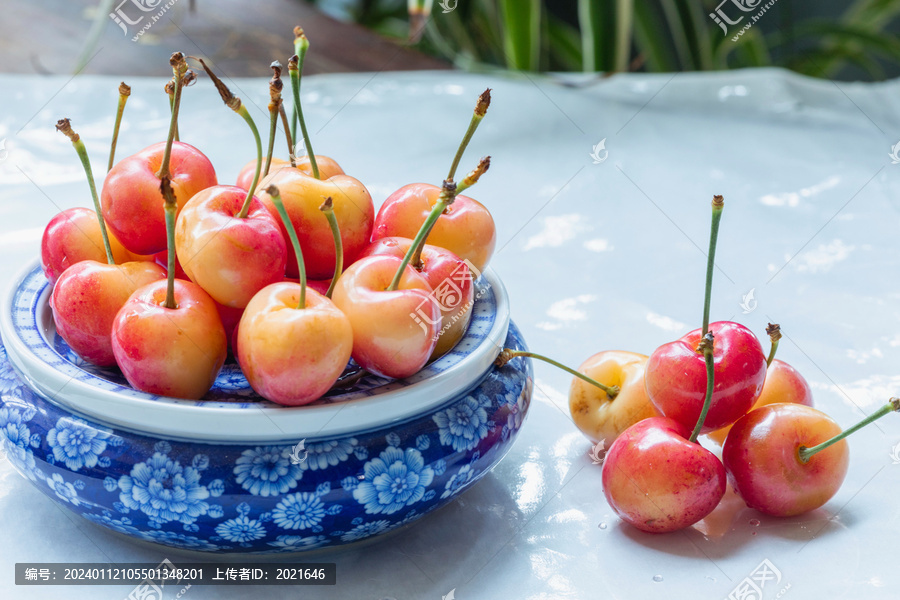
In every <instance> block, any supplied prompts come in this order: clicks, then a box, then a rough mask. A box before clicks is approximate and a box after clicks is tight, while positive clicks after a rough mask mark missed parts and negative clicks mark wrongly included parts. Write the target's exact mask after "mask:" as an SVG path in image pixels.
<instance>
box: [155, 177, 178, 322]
mask: <svg viewBox="0 0 900 600" xmlns="http://www.w3.org/2000/svg"><path fill="white" fill-rule="evenodd" d="M159 191H160V192H162V195H163V197H164V198H165V199H166V251H167V253H168V259H169V260H168V265H167V267H168V270H169V272H168V275H167V277H166V303H165V305H164V306H165V307H166V308H169V309H176V308H178V303H177V302H175V213H176V211H177V210H178V203H177V202H176V201H175V192H173V191H172V180H171V179H170V178H169V176H168V175H165V176H163V177H162V179H160V180H159Z"/></svg>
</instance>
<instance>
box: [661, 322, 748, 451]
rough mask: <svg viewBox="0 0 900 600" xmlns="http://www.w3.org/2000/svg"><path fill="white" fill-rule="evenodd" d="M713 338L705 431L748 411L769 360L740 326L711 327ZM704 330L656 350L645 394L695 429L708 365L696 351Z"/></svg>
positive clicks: (721, 425) (668, 415)
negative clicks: (711, 387)
mask: <svg viewBox="0 0 900 600" xmlns="http://www.w3.org/2000/svg"><path fill="white" fill-rule="evenodd" d="M709 329H710V331H712V332H713V334H714V335H715V346H714V351H713V358H714V364H715V388H714V390H713V395H712V404H711V406H710V409H709V413H708V414H707V416H706V421H705V422H704V425H703V428H702V430H701V433H708V432H710V431H713V430H715V429H719V428H721V427H725V426H726V425H730V424H732V423H734V422H735V421H737V420H738V419H739V418H741V417H742V416H743V415H745V414H746V413H747V411H749V410H750V407H752V406H753V403H754V402H756V399H757V398H758V397H759V395H760V393H761V392H762V389H763V383H764V382H765V379H766V357H765V354H763V350H762V346H761V345H760V343H759V340H758V339H757V338H756V336H755V335H753V332H752V331H750V330H749V329H747V328H746V327H744V326H743V325H741V324H739V323H734V322H731V321H719V322H716V323H710V325H709ZM700 338H701V330H700V329H695V330H694V331H691V332H690V333H688V334H687V335H685V336H684V337H682V338H681V339H680V340H677V341H675V342H670V343H668V344H664V345H663V346H660V347H659V348H657V349H656V350H655V351H654V352H653V354H652V355H650V360H649V361H648V362H647V370H646V373H645V375H644V383H645V385H646V386H647V395H648V396H650V400H651V401H652V402H653V405H654V406H656V408H657V410H659V412H660V413H662V414H663V415H664V416H666V417H669V418H672V419H675V420H676V421H678V422H679V423H681V424H682V425H684V426H685V427H689V428H693V427H694V425H695V424H696V423H697V420H698V419H699V417H700V411H701V409H702V407H703V400H704V398H705V396H706V364H705V362H704V358H703V354H702V353H701V352H698V351H697V345H698V343H699V342H700Z"/></svg>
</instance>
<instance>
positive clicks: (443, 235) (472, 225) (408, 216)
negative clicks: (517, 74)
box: [372, 90, 497, 272]
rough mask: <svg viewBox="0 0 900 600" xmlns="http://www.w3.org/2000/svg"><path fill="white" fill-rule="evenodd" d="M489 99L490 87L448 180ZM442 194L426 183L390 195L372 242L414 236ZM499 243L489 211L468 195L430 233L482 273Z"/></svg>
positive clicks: (480, 101)
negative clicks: (387, 238)
mask: <svg viewBox="0 0 900 600" xmlns="http://www.w3.org/2000/svg"><path fill="white" fill-rule="evenodd" d="M490 101H491V95H490V90H486V91H485V92H484V93H483V94H482V95H481V96H480V97H479V99H478V103H477V104H476V106H475V113H474V115H473V118H472V122H471V123H470V125H469V130H468V131H467V132H466V136H465V137H464V139H463V142H462V144H461V145H460V147H459V150H458V151H457V153H456V157H455V158H454V161H453V166H451V168H450V174H449V175H448V176H447V179H448V180H452V179H453V178H454V176H455V173H456V167H457V165H458V164H459V159H460V157H461V156H462V154H463V152H464V150H465V147H466V146H467V145H468V142H469V140H470V139H471V137H472V134H473V133H474V131H475V129H476V128H477V127H478V124H479V123H480V122H481V119H482V118H483V117H484V115H485V113H486V112H487V109H488V107H489V106H490ZM441 194H442V190H441V188H440V187H437V186H434V185H430V184H426V183H412V184H409V185H405V186H403V187H402V188H400V189H399V190H397V191H396V192H394V193H393V194H391V195H390V196H389V197H388V198H387V200H385V201H384V204H382V206H381V209H380V210H379V211H378V216H377V217H376V218H375V228H374V231H373V232H372V241H377V240H379V239H382V238H386V237H406V238H412V237H414V236H415V234H416V232H417V231H418V230H419V228H420V227H421V226H422V223H424V222H425V220H426V219H427V218H428V215H429V214H431V211H432V209H433V208H434V207H435V205H436V204H437V203H438V202H439V201H440V198H441ZM496 242H497V231H496V227H495V225H494V219H493V217H491V213H490V211H488V209H487V208H485V207H484V206H483V205H482V204H480V203H479V202H477V201H475V200H473V199H472V198H468V197H466V196H457V197H456V199H455V201H454V203H453V206H451V207H448V208H447V209H446V210H445V211H444V216H443V218H441V219H440V220H438V222H437V223H436V224H435V225H434V228H433V229H432V230H431V234H430V236H429V243H430V244H431V245H432V246H439V247H441V248H446V249H447V250H449V251H451V252H453V253H454V254H455V255H457V256H458V257H460V258H461V259H463V260H468V261H470V262H471V263H472V264H473V265H474V266H475V269H476V270H478V271H479V272H481V271H483V270H484V268H485V267H486V266H487V264H488V261H490V259H491V255H493V253H494V246H495V244H496Z"/></svg>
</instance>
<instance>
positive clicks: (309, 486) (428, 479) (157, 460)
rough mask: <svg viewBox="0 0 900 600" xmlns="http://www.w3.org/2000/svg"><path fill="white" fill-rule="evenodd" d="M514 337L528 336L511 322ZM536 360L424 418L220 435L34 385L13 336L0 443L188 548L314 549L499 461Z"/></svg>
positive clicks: (83, 511) (123, 529)
mask: <svg viewBox="0 0 900 600" xmlns="http://www.w3.org/2000/svg"><path fill="white" fill-rule="evenodd" d="M505 343H506V345H507V347H512V348H517V349H524V348H525V346H524V342H523V340H522V338H521V334H520V333H519V331H518V330H517V329H516V328H515V326H514V325H513V324H510V326H509V331H508V334H507V339H506V341H505ZM531 395H532V371H531V364H530V361H528V360H526V359H522V358H518V359H514V360H512V361H510V362H509V363H508V364H507V365H506V366H504V367H503V368H501V369H497V368H492V369H491V370H489V371H488V373H487V374H486V375H485V376H484V377H482V378H481V379H480V380H479V381H477V382H475V383H474V385H473V387H471V388H470V389H468V390H466V391H464V392H462V393H461V394H459V395H458V396H457V397H454V398H452V399H450V400H448V401H447V402H445V403H443V404H441V405H440V406H438V407H436V408H434V409H432V410H429V411H424V412H422V413H421V414H419V415H417V416H415V417H414V418H412V419H409V420H407V421H404V422H401V423H393V424H391V425H389V426H386V427H380V428H375V429H372V430H368V431H359V432H355V433H354V434H353V435H346V436H342V437H338V438H315V439H306V440H303V442H304V444H302V449H301V445H299V444H298V443H297V442H299V441H300V440H295V441H294V443H282V444H268V443H259V444H257V443H234V444H221V443H219V444H208V443H202V442H196V441H194V442H191V441H180V440H171V439H166V438H164V437H162V436H151V435H144V434H140V433H135V432H132V431H130V430H125V429H117V428H115V427H113V426H108V425H106V424H104V423H101V422H98V421H97V420H94V419H88V418H85V417H83V416H81V415H79V414H76V413H74V412H72V411H71V410H69V409H66V408H63V407H62V406H61V405H60V404H57V403H54V402H51V401H49V400H47V399H45V398H43V397H42V396H40V395H38V394H37V393H35V392H34V391H33V389H32V388H31V387H29V386H28V385H26V384H25V383H24V382H23V381H22V380H21V379H20V378H19V376H18V374H17V372H16V371H15V370H14V369H13V367H12V366H11V364H10V362H9V361H8V359H7V356H6V350H5V348H4V347H3V346H2V345H0V399H2V401H0V446H2V449H3V450H4V451H5V453H6V455H7V457H8V459H9V461H10V463H11V464H12V465H13V466H14V468H15V469H16V470H17V471H19V473H21V474H22V475H23V476H25V477H26V478H28V479H29V480H30V481H32V483H34V485H36V486H37V487H38V488H39V489H40V490H41V491H42V492H43V493H44V494H46V495H47V496H49V497H50V498H51V499H53V500H55V501H56V502H58V503H59V504H61V505H63V506H65V507H66V508H68V509H70V510H72V511H74V512H76V513H78V514H80V515H82V516H83V517H85V518H87V519H89V520H90V521H92V522H94V523H96V524H99V525H102V526H104V527H106V528H109V529H111V530H113V531H117V532H119V533H123V534H125V535H128V536H131V537H133V538H137V539H141V540H144V541H149V542H153V543H157V544H162V545H166V546H173V547H177V548H182V549H188V550H201V551H215V552H253V553H277V552H302V551H306V550H311V549H314V548H322V547H330V546H338V545H342V544H346V543H350V542H355V541H358V540H362V539H365V538H369V537H372V536H375V535H379V534H382V533H386V532H388V531H391V530H393V529H396V528H398V527H401V526H403V525H406V524H407V523H410V522H412V521H414V520H416V519H418V518H419V517H421V516H422V515H424V514H426V513H428V512H430V511H431V510H434V509H436V508H438V507H440V506H442V505H444V504H446V503H447V502H449V501H450V500H452V499H453V498H454V497H456V496H457V495H458V494H460V493H462V492H463V491H465V490H466V489H468V488H469V487H470V486H471V485H473V484H474V483H475V482H476V481H478V480H479V479H480V478H481V477H483V476H484V475H485V474H486V473H488V472H489V471H490V470H491V469H492V468H493V467H494V465H496V464H497V462H498V461H499V460H500V459H501V458H502V457H503V456H504V455H505V454H506V452H507V451H508V450H509V447H510V445H511V444H512V442H513V439H514V437H515V435H516V433H517V432H518V431H519V429H520V428H521V426H522V423H523V419H524V417H525V415H526V413H527V411H528V407H529V405H530V402H531Z"/></svg>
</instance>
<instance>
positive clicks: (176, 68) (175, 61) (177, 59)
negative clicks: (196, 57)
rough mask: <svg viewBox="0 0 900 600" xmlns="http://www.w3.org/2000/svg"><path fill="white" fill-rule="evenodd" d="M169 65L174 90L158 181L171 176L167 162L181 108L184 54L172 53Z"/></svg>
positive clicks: (184, 69) (185, 65)
mask: <svg viewBox="0 0 900 600" xmlns="http://www.w3.org/2000/svg"><path fill="white" fill-rule="evenodd" d="M169 64H170V65H172V72H173V73H174V75H175V78H174V82H175V83H174V87H175V90H174V93H173V97H172V118H171V120H170V121H169V135H168V136H167V137H166V151H165V153H164V154H163V159H162V164H161V165H160V167H159V171H158V172H157V173H156V176H157V177H159V178H160V179H163V178H164V177H169V175H170V174H171V173H170V172H169V162H170V161H171V159H172V143H173V142H174V141H175V131H176V130H177V129H178V108H179V107H180V106H181V88H182V85H181V78H182V77H184V74H185V73H187V63H186V62H185V60H184V54H182V53H181V52H174V53H173V54H172V57H171V58H170V59H169Z"/></svg>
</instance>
